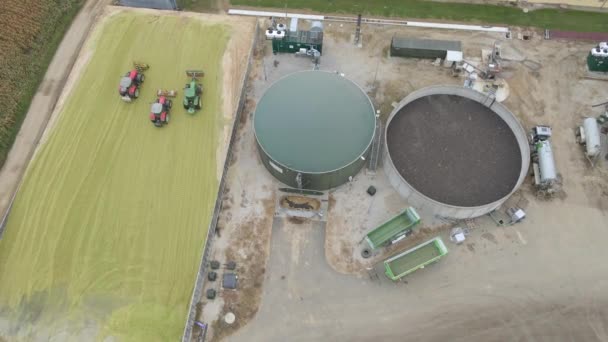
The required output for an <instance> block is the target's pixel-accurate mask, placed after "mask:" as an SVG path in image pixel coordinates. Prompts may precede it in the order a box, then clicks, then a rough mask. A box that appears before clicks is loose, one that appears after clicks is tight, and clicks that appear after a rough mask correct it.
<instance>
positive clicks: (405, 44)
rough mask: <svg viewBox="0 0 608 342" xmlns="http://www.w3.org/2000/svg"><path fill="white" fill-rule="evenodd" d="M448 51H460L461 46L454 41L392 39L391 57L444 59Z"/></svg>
mask: <svg viewBox="0 0 608 342" xmlns="http://www.w3.org/2000/svg"><path fill="white" fill-rule="evenodd" d="M448 51H462V44H461V43H460V42H459V41H455V40H434V39H416V38H408V37H393V39H392V41H391V56H397V57H413V58H433V59H434V58H442V59H443V58H445V57H446V55H447V53H448Z"/></svg>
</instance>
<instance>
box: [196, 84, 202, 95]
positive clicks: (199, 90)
mask: <svg viewBox="0 0 608 342" xmlns="http://www.w3.org/2000/svg"><path fill="white" fill-rule="evenodd" d="M202 93H203V88H202V87H201V86H197V87H196V95H201V94H202Z"/></svg>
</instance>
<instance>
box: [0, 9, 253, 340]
mask: <svg viewBox="0 0 608 342" xmlns="http://www.w3.org/2000/svg"><path fill="white" fill-rule="evenodd" d="M252 32H253V21H243V20H240V21H236V20H233V19H231V18H225V17H220V16H203V15H195V14H187V13H179V14H175V13H174V14H167V12H159V11H152V10H127V9H118V8H108V9H107V10H106V13H105V15H104V17H103V18H102V19H100V21H99V23H98V24H97V25H96V27H95V29H94V31H93V33H92V34H91V36H90V37H89V39H88V41H87V43H86V45H85V47H84V48H83V50H82V51H81V53H80V57H79V59H78V61H77V62H76V65H75V67H74V69H73V70H72V74H71V75H70V78H69V79H68V82H67V85H66V89H65V90H64V94H63V95H62V98H61V99H60V101H59V103H58V107H59V109H58V110H57V111H56V112H55V113H54V115H53V118H52V119H51V123H50V127H49V128H48V129H47V132H46V133H45V136H44V138H43V140H42V144H41V146H40V147H39V149H38V151H37V152H36V155H35V157H34V159H33V161H32V162H31V164H30V166H29V167H28V170H27V173H26V175H25V178H24V181H23V183H22V185H21V187H20V190H19V193H18V195H17V198H16V201H15V203H14V205H13V208H12V211H11V214H10V218H9V221H8V224H7V227H6V231H5V233H4V236H3V238H2V240H0V270H1V273H0V340H2V338H5V339H7V340H11V341H13V340H38V339H42V340H47V339H49V338H55V339H57V340H79V341H82V340H103V339H105V338H106V337H114V338H115V339H116V340H117V341H175V340H178V339H179V337H180V336H181V333H182V331H183V328H184V324H185V320H186V316H187V311H188V305H189V302H190V297H191V294H192V289H193V286H194V280H195V278H196V273H197V270H198V265H199V262H200V257H201V253H202V250H203V246H204V242H205V238H206V234H207V229H208V225H209V223H210V218H211V215H212V210H213V207H214V204H215V199H216V195H217V191H218V184H219V179H220V176H221V170H222V167H223V162H224V159H225V153H226V145H227V142H228V134H227V132H229V131H230V129H231V126H232V123H233V120H232V118H233V112H234V109H235V105H236V102H235V101H234V98H236V97H237V96H238V94H239V93H240V80H241V78H242V75H243V73H244V70H245V67H246V64H247V58H248V52H249V46H250V42H251V37H252V36H251V33H252ZM133 60H138V61H143V62H146V63H148V64H150V66H151V67H150V69H149V70H147V71H146V72H145V75H146V80H145V82H144V84H143V86H142V88H141V94H140V98H139V99H138V100H136V101H135V102H133V103H124V102H122V101H121V100H120V98H119V95H118V81H119V79H120V77H121V76H122V75H123V74H124V73H125V72H126V71H128V70H129V69H130V68H132V65H131V64H132V61H133ZM186 69H203V70H204V71H205V76H204V78H203V79H202V83H203V85H204V95H203V109H202V110H201V111H199V112H197V113H196V114H194V115H189V114H187V113H186V111H185V110H184V109H183V108H182V106H181V99H182V97H181V88H183V86H184V84H185V83H186V82H187V81H189V79H188V78H187V77H186V75H185V72H184V71H185V70H186ZM158 88H172V89H178V91H179V96H178V97H177V98H176V99H174V106H173V110H172V113H171V114H172V115H171V121H170V122H169V124H168V125H166V126H164V127H162V128H156V127H154V126H153V125H152V123H151V122H150V121H149V119H148V113H149V110H150V103H151V102H152V101H154V100H155V98H156V90H157V89H158Z"/></svg>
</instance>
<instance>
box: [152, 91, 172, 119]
mask: <svg viewBox="0 0 608 342" xmlns="http://www.w3.org/2000/svg"><path fill="white" fill-rule="evenodd" d="M172 105H173V103H172V102H171V100H169V99H168V98H167V97H166V96H164V95H163V96H159V97H158V98H157V99H156V102H154V103H153V104H152V108H151V109H150V121H152V123H153V124H154V126H156V127H162V126H163V125H166V124H168V123H169V111H170V110H171V106H172Z"/></svg>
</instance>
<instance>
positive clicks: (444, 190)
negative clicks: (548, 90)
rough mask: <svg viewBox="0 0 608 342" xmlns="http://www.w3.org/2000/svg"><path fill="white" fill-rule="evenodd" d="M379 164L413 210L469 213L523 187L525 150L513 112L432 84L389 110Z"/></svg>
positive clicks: (477, 212)
mask: <svg viewBox="0 0 608 342" xmlns="http://www.w3.org/2000/svg"><path fill="white" fill-rule="evenodd" d="M384 145H385V148H384V154H383V157H384V158H383V160H384V161H383V165H384V169H385V172H386V174H387V176H388V178H389V181H390V183H391V184H392V185H393V187H395V189H397V191H398V192H399V193H400V194H401V195H402V196H403V197H404V198H406V199H407V201H408V202H409V203H410V204H411V205H413V206H414V207H416V208H420V209H426V210H429V211H431V212H432V213H433V214H434V215H436V216H439V217H448V218H457V219H464V218H473V217H477V216H481V215H484V214H487V213H488V212H490V211H492V210H494V209H496V208H497V207H499V206H500V205H501V204H502V203H504V201H505V200H506V199H507V198H508V197H509V196H510V195H511V194H512V193H513V192H514V191H515V190H517V188H518V187H519V186H520V185H521V184H522V182H523V181H524V179H525V177H526V174H527V171H528V167H529V163H530V161H529V158H530V157H529V156H530V148H529V145H528V140H527V136H526V132H525V130H524V128H523V127H522V126H521V124H520V123H519V122H518V121H517V119H516V118H515V116H514V115H513V114H512V113H511V112H510V111H509V110H508V109H507V108H506V107H505V106H503V105H502V104H500V103H498V102H496V101H495V100H494V99H493V98H491V97H488V96H487V95H485V94H482V93H479V92H476V91H474V90H472V89H469V88H463V87H459V86H432V87H428V88H424V89H420V90H418V91H415V92H413V93H411V94H410V95H408V96H407V97H406V98H404V99H403V100H402V101H401V102H400V103H399V105H398V106H397V107H396V108H395V110H394V111H393V112H392V113H391V115H390V117H389V119H388V122H387V125H386V134H385V144H384Z"/></svg>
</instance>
